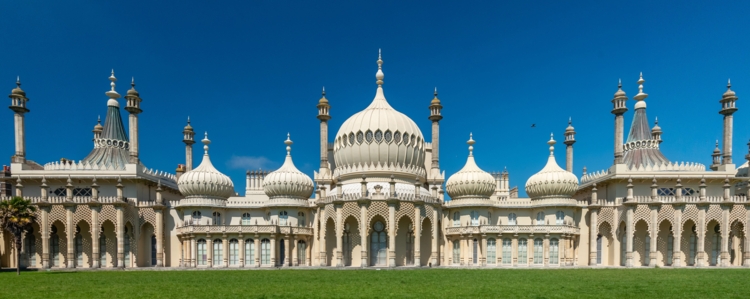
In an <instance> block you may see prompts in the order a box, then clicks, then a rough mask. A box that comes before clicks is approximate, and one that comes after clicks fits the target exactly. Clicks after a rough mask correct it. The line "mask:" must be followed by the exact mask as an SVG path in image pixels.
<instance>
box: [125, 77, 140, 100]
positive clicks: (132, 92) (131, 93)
mask: <svg viewBox="0 0 750 299" xmlns="http://www.w3.org/2000/svg"><path fill="white" fill-rule="evenodd" d="M128 95H129V96H136V97H138V96H140V95H139V94H138V91H137V90H135V78H132V81H130V89H129V90H128Z"/></svg>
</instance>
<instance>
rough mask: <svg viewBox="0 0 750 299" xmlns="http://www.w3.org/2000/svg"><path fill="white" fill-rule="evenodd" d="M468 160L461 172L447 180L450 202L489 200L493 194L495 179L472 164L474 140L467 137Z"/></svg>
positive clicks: (474, 163)
mask: <svg viewBox="0 0 750 299" xmlns="http://www.w3.org/2000/svg"><path fill="white" fill-rule="evenodd" d="M467 143H468V144H469V158H468V159H466V165H464V167H463V168H461V170H459V171H458V172H456V173H455V174H453V175H452V176H451V177H450V178H448V182H447V183H446V184H445V189H446V191H447V192H448V195H449V196H450V197H451V200H456V199H461V198H469V197H471V198H477V197H480V198H489V197H490V196H491V195H492V193H493V192H495V178H494V177H492V175H491V174H489V173H488V172H485V171H484V170H482V169H480V168H479V166H477V164H476V162H474V154H473V150H474V143H475V141H474V139H472V138H471V135H469V141H468V142H467Z"/></svg>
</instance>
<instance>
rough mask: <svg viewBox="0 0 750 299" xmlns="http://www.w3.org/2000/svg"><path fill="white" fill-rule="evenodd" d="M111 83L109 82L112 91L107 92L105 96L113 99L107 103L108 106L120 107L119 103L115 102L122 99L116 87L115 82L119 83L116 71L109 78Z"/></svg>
mask: <svg viewBox="0 0 750 299" xmlns="http://www.w3.org/2000/svg"><path fill="white" fill-rule="evenodd" d="M109 81H110V82H109V86H110V90H109V91H107V92H105V94H106V95H107V96H108V97H109V98H110V99H111V101H109V102H107V105H108V106H117V107H119V104H118V103H117V101H116V100H114V99H118V98H120V94H119V93H117V91H115V86H116V85H115V82H117V78H115V70H114V69H112V74H111V75H110V76H109Z"/></svg>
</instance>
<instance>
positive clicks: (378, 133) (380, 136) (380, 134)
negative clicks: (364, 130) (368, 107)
mask: <svg viewBox="0 0 750 299" xmlns="http://www.w3.org/2000/svg"><path fill="white" fill-rule="evenodd" d="M375 141H377V142H378V143H380V142H381V141H383V131H380V130H377V131H375Z"/></svg>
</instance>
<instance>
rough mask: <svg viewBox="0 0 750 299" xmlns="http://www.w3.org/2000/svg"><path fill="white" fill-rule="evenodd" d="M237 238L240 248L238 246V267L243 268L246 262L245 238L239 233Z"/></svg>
mask: <svg viewBox="0 0 750 299" xmlns="http://www.w3.org/2000/svg"><path fill="white" fill-rule="evenodd" d="M238 238H239V240H238V241H240V244H239V246H240V248H239V251H240V268H244V267H245V263H246V262H247V257H246V256H245V238H244V237H243V236H242V235H239V237H238Z"/></svg>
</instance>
